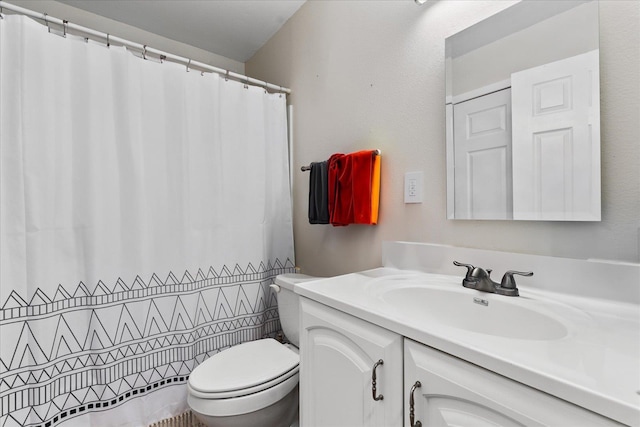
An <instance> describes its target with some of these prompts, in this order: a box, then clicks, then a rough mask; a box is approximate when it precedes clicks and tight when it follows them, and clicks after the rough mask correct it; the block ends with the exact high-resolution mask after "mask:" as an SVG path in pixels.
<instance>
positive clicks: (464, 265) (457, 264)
mask: <svg viewBox="0 0 640 427" xmlns="http://www.w3.org/2000/svg"><path fill="white" fill-rule="evenodd" d="M453 265H455V266H456V267H467V274H466V276H465V278H467V279H468V278H470V277H471V272H472V271H473V269H474V268H475V267H474V266H473V265H471V264H463V263H461V262H458V261H453Z"/></svg>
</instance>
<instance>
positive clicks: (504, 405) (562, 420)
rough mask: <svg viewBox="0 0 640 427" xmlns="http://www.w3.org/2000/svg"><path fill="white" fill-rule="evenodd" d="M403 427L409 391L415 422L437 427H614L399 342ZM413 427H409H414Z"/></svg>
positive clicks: (477, 369)
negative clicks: (402, 361)
mask: <svg viewBox="0 0 640 427" xmlns="http://www.w3.org/2000/svg"><path fill="white" fill-rule="evenodd" d="M404 356H405V374H404V384H405V392H406V393H407V394H406V399H405V425H406V426H410V425H411V424H410V416H409V414H410V410H411V408H410V405H409V399H410V397H411V396H410V391H411V388H412V387H413V386H414V385H415V384H416V381H419V382H420V386H419V387H416V388H415V389H414V402H415V404H414V411H415V422H416V423H417V422H418V421H420V423H421V425H422V426H424V427H427V426H429V427H439V426H473V427H484V426H486V427H489V426H491V427H496V426H530V427H534V426H576V427H577V426H619V425H620V424H618V423H616V422H615V421H613V420H610V419H608V418H604V417H601V416H599V415H597V414H595V413H593V412H590V411H587V410H586V409H583V408H581V407H579V406H576V405H573V404H571V403H568V402H566V401H564V400H561V399H557V398H554V397H553V396H550V395H548V394H546V393H543V392H540V391H538V390H535V389H533V388H530V387H528V386H525V385H523V384H520V383H518V382H516V381H513V380H510V379H508V378H505V377H503V376H501V375H498V374H495V373H493V372H491V371H487V370H486V369H483V368H480V367H478V366H476V365H473V364H471V363H468V362H465V361H463V360H461V359H458V358H455V357H453V356H450V355H448V354H446V353H442V352H440V351H438V350H434V349H432V348H430V347H427V346H425V345H422V344H418V343H416V342H413V341H411V340H408V339H405V349H404ZM414 425H415V424H414Z"/></svg>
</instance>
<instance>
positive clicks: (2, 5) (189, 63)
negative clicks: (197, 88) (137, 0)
mask: <svg viewBox="0 0 640 427" xmlns="http://www.w3.org/2000/svg"><path fill="white" fill-rule="evenodd" d="M3 9H6V10H10V11H12V12H15V13H18V14H21V15H25V16H29V17H31V18H36V19H40V20H42V21H44V22H45V23H46V24H47V26H48V25H49V24H57V25H61V26H62V28H63V31H64V33H65V34H66V31H67V29H70V30H73V31H77V32H80V33H83V34H86V35H90V36H93V37H97V38H101V39H103V40H106V44H107V46H109V45H110V44H112V43H114V44H117V45H122V46H125V47H129V48H133V49H137V50H139V51H140V52H141V53H142V55H143V58H144V59H146V54H147V53H151V54H153V55H157V56H158V57H159V58H160V59H161V60H162V59H169V60H171V61H172V62H177V63H179V64H183V65H185V66H186V67H187V71H188V70H189V68H190V67H197V68H199V69H201V70H204V71H210V72H213V73H217V74H221V75H223V76H225V77H231V78H233V79H234V80H239V81H242V82H245V83H251V84H252V85H256V86H261V87H264V88H266V89H271V90H273V91H275V92H282V93H291V89H289V88H286V87H282V86H278V85H274V84H272V83H267V82H265V81H262V80H258V79H254V78H253V77H248V76H245V75H243V74H239V73H236V72H233V71H229V70H225V69H222V68H218V67H214V66H212V65H208V64H205V63H202V62H198V61H193V60H191V59H189V58H184V57H182V56H178V55H173V54H171V53H167V52H163V51H161V50H158V49H154V48H151V47H149V46H147V45H143V44H140V43H135V42H132V41H129V40H125V39H121V38H120V37H116V36H112V35H111V34H109V33H103V32H100V31H96V30H92V29H91V28H87V27H83V26H81V25H77V24H74V23H71V22H69V21H66V20H62V19H58V18H54V17H52V16H49V15H47V14H46V13H39V12H34V11H33V10H30V9H25V8H23V7H20V6H15V5H13V4H11V3H7V2H4V1H0V12H2V10H3Z"/></svg>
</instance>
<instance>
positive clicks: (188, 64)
mask: <svg viewBox="0 0 640 427" xmlns="http://www.w3.org/2000/svg"><path fill="white" fill-rule="evenodd" d="M190 65H191V58H189V62H187V73H188V72H189V66H190Z"/></svg>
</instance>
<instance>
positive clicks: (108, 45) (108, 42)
mask: <svg viewBox="0 0 640 427" xmlns="http://www.w3.org/2000/svg"><path fill="white" fill-rule="evenodd" d="M110 46H111V42H110V41H109V33H107V47H110Z"/></svg>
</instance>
